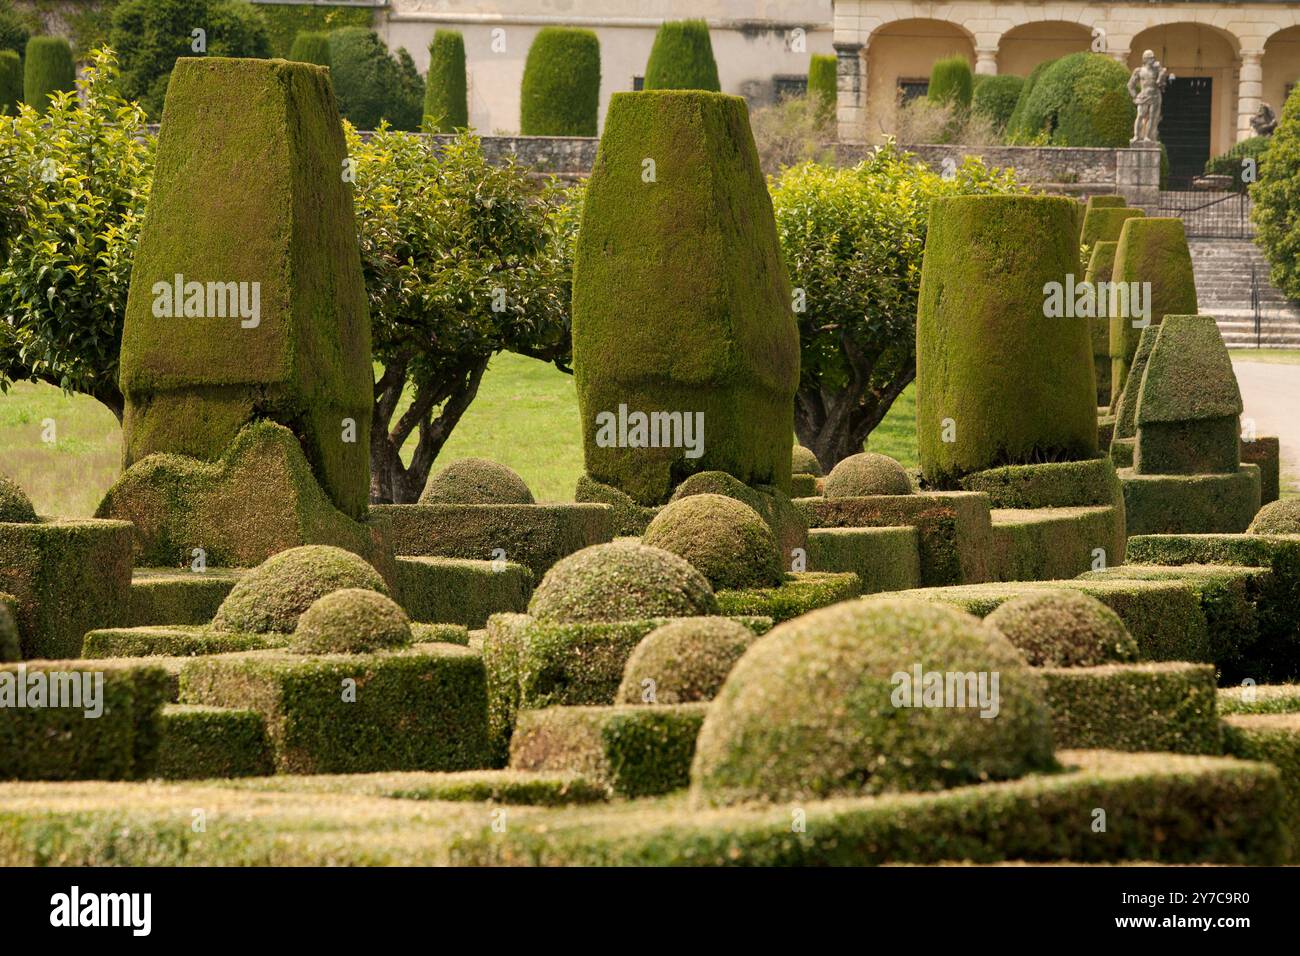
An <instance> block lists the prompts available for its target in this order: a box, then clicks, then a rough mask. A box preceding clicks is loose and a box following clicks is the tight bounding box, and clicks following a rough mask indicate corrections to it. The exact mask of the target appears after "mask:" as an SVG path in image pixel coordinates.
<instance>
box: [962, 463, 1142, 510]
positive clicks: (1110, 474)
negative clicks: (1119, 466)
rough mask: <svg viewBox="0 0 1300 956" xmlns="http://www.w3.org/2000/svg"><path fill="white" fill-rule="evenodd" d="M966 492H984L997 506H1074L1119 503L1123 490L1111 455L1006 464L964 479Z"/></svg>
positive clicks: (991, 502) (993, 505)
mask: <svg viewBox="0 0 1300 956" xmlns="http://www.w3.org/2000/svg"><path fill="white" fill-rule="evenodd" d="M961 486H962V488H963V489H965V490H966V491H982V492H984V494H986V495H988V496H989V503H990V504H991V505H992V507H994V508H1072V507H1078V506H1096V505H1113V504H1117V503H1118V502H1119V501H1120V500H1121V498H1122V493H1121V491H1120V486H1119V477H1118V476H1117V475H1116V474H1115V466H1114V464H1112V463H1111V461H1110V460H1109V459H1107V458H1089V459H1085V460H1084V461H1053V462H1042V463H1039V464H1033V465H1004V466H1003V467H1001V468H991V469H989V470H987V471H977V472H974V473H973V474H969V475H967V476H965V477H964V478H962V480H961Z"/></svg>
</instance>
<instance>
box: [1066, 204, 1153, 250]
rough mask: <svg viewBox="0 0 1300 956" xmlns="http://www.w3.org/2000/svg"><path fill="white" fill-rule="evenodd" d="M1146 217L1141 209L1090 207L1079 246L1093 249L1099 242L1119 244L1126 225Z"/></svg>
mask: <svg viewBox="0 0 1300 956" xmlns="http://www.w3.org/2000/svg"><path fill="white" fill-rule="evenodd" d="M1145 215H1146V213H1145V212H1143V211H1142V210H1141V209H1131V208H1129V207H1127V206H1093V205H1089V206H1088V208H1087V211H1086V212H1085V213H1084V214H1083V231H1082V232H1081V233H1080V234H1079V244H1080V245H1082V246H1088V247H1090V248H1091V247H1095V246H1096V245H1097V243H1099V242H1118V241H1119V234H1120V232H1121V231H1122V230H1123V229H1124V223H1126V222H1128V221H1129V220H1130V219H1137V218H1140V217H1142V216H1145Z"/></svg>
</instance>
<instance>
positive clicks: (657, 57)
mask: <svg viewBox="0 0 1300 956" xmlns="http://www.w3.org/2000/svg"><path fill="white" fill-rule="evenodd" d="M645 89H647V90H712V91H713V92H714V93H718V92H721V90H722V85H721V83H719V81H718V64H717V61H715V60H714V59H713V43H712V42H711V41H710V40H709V25H708V24H707V23H705V22H704V21H703V20H671V21H669V22H667V23H664V24H663V25H662V26H660V27H659V32H658V33H656V34H655V42H654V46H653V47H651V48H650V59H649V60H648V61H646V67H645Z"/></svg>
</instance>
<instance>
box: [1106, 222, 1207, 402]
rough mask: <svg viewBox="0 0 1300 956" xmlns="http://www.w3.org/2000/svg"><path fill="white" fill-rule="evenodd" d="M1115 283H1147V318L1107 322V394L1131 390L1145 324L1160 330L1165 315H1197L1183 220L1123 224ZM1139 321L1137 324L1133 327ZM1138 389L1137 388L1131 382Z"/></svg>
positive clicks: (1113, 273)
mask: <svg viewBox="0 0 1300 956" xmlns="http://www.w3.org/2000/svg"><path fill="white" fill-rule="evenodd" d="M1111 278H1112V280H1113V281H1115V282H1125V283H1134V282H1136V283H1138V284H1139V285H1138V287H1139V288H1146V287H1145V286H1144V285H1142V284H1143V283H1150V298H1149V300H1148V301H1147V302H1146V305H1147V306H1148V307H1149V308H1150V316H1149V317H1148V318H1147V319H1146V320H1143V319H1141V318H1138V317H1136V316H1134V315H1114V316H1111V320H1110V381H1111V395H1112V396H1113V397H1118V396H1119V394H1120V393H1121V391H1122V390H1123V389H1125V388H1127V387H1128V386H1129V381H1128V373H1129V368H1130V367H1131V366H1132V364H1133V353H1134V352H1136V351H1137V345H1138V339H1140V338H1141V337H1142V329H1143V328H1144V327H1145V325H1146V324H1150V325H1159V324H1160V323H1161V322H1162V321H1164V317H1165V316H1166V315H1195V314H1196V313H1197V312H1198V311H1200V310H1199V309H1198V308H1197V306H1196V277H1195V275H1194V273H1193V271H1192V254H1191V251H1190V250H1189V249H1188V248H1187V235H1186V233H1185V232H1184V230H1183V221H1182V220H1181V219H1165V218H1136V219H1126V220H1125V221H1124V227H1123V228H1122V229H1121V230H1120V234H1119V245H1118V247H1116V250H1115V265H1114V268H1113V269H1112V271H1111ZM1135 322H1137V323H1138V324H1137V325H1134V323H1135ZM1134 384H1136V383H1134Z"/></svg>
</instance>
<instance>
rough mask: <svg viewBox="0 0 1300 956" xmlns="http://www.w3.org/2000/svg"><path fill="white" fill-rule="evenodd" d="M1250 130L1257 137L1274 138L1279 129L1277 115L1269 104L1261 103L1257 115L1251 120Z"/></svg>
mask: <svg viewBox="0 0 1300 956" xmlns="http://www.w3.org/2000/svg"><path fill="white" fill-rule="evenodd" d="M1250 128H1251V129H1253V130H1254V131H1255V135H1256V136H1272V135H1273V130H1275V129H1277V114H1276V113H1274V112H1273V107H1271V106H1269V105H1268V104H1267V103H1260V104H1259V109H1257V110H1256V111H1255V115H1254V116H1252V117H1251V118H1250Z"/></svg>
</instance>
